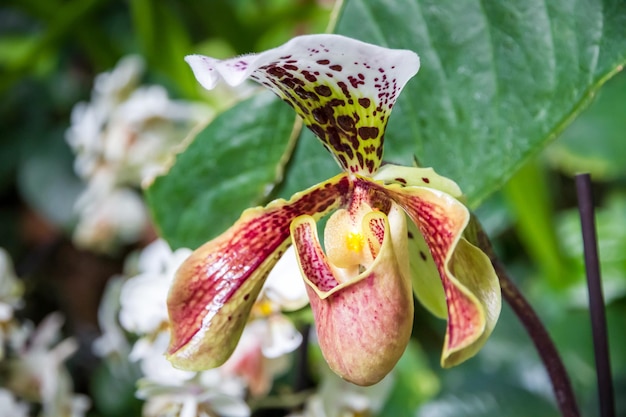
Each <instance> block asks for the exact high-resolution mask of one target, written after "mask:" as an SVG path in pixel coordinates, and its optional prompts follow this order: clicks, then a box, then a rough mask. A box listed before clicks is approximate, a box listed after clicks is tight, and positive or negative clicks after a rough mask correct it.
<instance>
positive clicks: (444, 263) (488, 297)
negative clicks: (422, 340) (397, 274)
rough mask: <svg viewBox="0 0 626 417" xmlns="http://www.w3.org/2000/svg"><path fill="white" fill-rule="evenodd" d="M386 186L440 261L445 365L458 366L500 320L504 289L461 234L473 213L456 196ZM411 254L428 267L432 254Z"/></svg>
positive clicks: (436, 308)
mask: <svg viewBox="0 0 626 417" xmlns="http://www.w3.org/2000/svg"><path fill="white" fill-rule="evenodd" d="M385 188H386V192H387V193H388V195H389V196H390V198H392V199H393V200H394V201H395V202H396V203H397V204H398V205H400V206H401V207H402V208H403V209H404V210H405V211H406V213H407V214H408V215H409V217H410V218H411V219H412V220H413V222H414V223H415V225H416V226H417V228H418V229H419V231H420V232H421V234H422V236H423V238H424V242H425V243H426V246H427V247H428V249H429V252H430V254H429V255H430V256H432V260H433V261H434V263H435V265H436V266H437V270H438V272H439V276H440V278H441V283H442V284H443V292H444V294H445V300H446V306H447V316H448V326H447V332H446V339H445V342H444V348H443V353H442V357H441V364H442V366H444V367H450V366H454V365H457V364H459V363H461V362H463V361H464V360H466V359H468V358H470V357H471V356H473V355H474V354H475V353H476V352H478V350H479V349H480V348H481V347H482V345H483V344H484V343H485V341H486V339H487V338H488V336H489V335H490V334H491V332H492V330H493V328H494V326H495V323H496V321H497V319H498V316H499V314H500V303H501V294H500V286H499V283H498V279H497V276H496V274H495V271H494V270H493V267H492V265H491V262H490V261H489V259H488V257H487V256H486V255H485V254H484V253H483V252H482V251H481V250H479V249H478V248H476V247H475V246H473V245H471V244H470V243H468V242H467V241H466V240H465V239H463V238H462V237H461V236H462V234H463V231H464V230H465V227H466V226H467V224H468V222H469V216H470V215H469V211H468V210H467V208H466V207H465V206H464V205H463V204H461V203H460V202H459V201H458V200H457V199H455V198H453V197H452V196H450V195H449V194H446V193H444V192H442V191H439V190H435V189H430V188H426V187H414V186H409V187H402V186H400V185H388V186H386V187H385ZM424 255H426V254H424ZM411 256H412V257H414V258H416V259H423V261H424V263H425V266H426V267H427V263H428V260H429V259H430V257H429V256H428V255H427V256H425V258H426V259H424V257H423V256H422V254H417V253H416V254H411ZM414 282H415V281H414ZM423 282H426V281H423ZM419 291H420V290H419V289H417V292H419ZM433 291H434V292H433V294H434V296H433V297H434V299H433V302H432V304H430V305H428V308H429V309H431V310H433V311H434V312H435V313H439V312H440V306H439V305H438V304H437V300H436V298H437V294H436V293H437V289H433Z"/></svg>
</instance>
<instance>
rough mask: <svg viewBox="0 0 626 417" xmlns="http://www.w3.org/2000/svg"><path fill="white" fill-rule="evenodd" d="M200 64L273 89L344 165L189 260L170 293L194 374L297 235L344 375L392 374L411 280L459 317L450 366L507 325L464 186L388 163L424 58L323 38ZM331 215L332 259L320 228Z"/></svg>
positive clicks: (173, 352) (177, 358)
mask: <svg viewBox="0 0 626 417" xmlns="http://www.w3.org/2000/svg"><path fill="white" fill-rule="evenodd" d="M187 62H188V63H189V64H190V65H191V67H192V69H193V71H194V74H195V75H196V78H197V79H198V80H199V81H200V83H201V84H202V85H203V86H204V87H205V88H207V89H211V88H213V87H214V86H215V85H216V84H217V83H218V81H220V80H221V79H223V80H224V81H226V82H227V83H228V84H230V85H238V84H240V83H242V82H243V81H244V80H246V79H247V78H251V79H253V80H255V81H257V82H259V83H261V84H262V85H264V86H266V87H267V88H269V89H271V90H272V91H274V92H275V93H276V94H277V95H278V96H280V97H281V98H282V99H283V100H285V101H286V102H287V103H289V104H290V105H291V106H292V107H293V108H294V109H295V110H296V112H297V113H298V114H299V115H300V116H301V117H302V118H303V119H304V123H305V124H306V125H307V126H308V127H309V128H310V129H311V130H312V131H313V132H314V133H315V134H316V135H317V137H318V138H319V139H320V140H321V141H322V143H323V144H324V146H325V147H326V149H328V151H330V153H331V154H332V155H333V156H334V158H335V159H336V161H337V162H338V163H339V165H340V166H341V168H342V169H343V173H341V174H339V175H337V176H335V177H333V178H331V179H329V180H327V181H325V182H322V183H320V184H317V185H315V186H313V187H311V188H309V189H307V190H305V191H302V192H299V193H297V194H295V195H294V196H293V197H291V199H289V201H285V200H282V199H279V200H275V201H273V202H271V203H270V204H269V205H267V206H265V207H257V208H252V209H248V210H246V211H245V212H244V213H243V214H242V216H241V218H240V219H239V220H238V221H237V222H236V223H235V224H234V225H233V226H232V227H231V228H230V229H228V230H227V231H226V232H224V233H223V234H222V235H221V236H219V237H217V238H215V239H214V240H212V241H210V242H208V243H206V244H204V245H203V246H201V247H200V248H199V249H197V250H196V251H195V252H194V253H193V254H192V255H191V257H190V258H188V260H187V261H186V262H185V263H184V264H183V265H182V266H181V268H180V269H179V270H178V272H177V276H176V278H175V280H174V283H173V285H172V287H171V289H170V293H169V297H168V306H169V314H170V320H171V322H172V341H171V344H170V347H169V349H168V352H167V355H168V358H169V360H170V361H171V362H172V363H173V364H174V365H175V366H177V367H181V368H185V369H204V368H210V367H215V366H218V365H220V364H221V363H223V362H224V361H225V360H226V359H227V358H228V356H229V355H230V354H231V353H232V351H233V349H234V348H235V345H236V343H237V340H238V338H239V337H240V335H241V332H242V330H243V328H244V325H245V323H246V321H247V320H248V315H249V314H250V310H251V308H252V305H253V303H254V301H255V300H256V298H257V295H258V293H259V291H260V289H261V287H262V285H263V282H264V280H265V278H266V277H267V275H268V273H269V271H270V270H271V269H272V267H273V266H274V264H275V263H276V262H277V260H278V259H279V258H280V256H281V254H282V253H283V252H284V251H285V250H286V248H287V247H288V246H289V245H290V244H292V243H293V245H294V247H295V249H296V250H295V253H296V256H297V258H298V263H299V266H300V270H301V274H302V276H303V277H304V281H305V283H306V288H307V292H308V295H309V299H310V303H311V308H312V310H313V313H314V317H315V323H316V330H317V334H318V339H319V343H320V347H321V349H322V352H323V354H324V357H325V359H326V360H327V362H328V363H329V365H330V367H331V368H332V369H333V370H334V371H335V372H336V373H337V374H339V375H340V376H342V377H343V378H345V379H347V380H349V381H351V382H354V383H356V384H360V385H369V384H373V383H376V382H377V381H379V380H381V379H382V378H383V377H384V376H385V375H386V374H387V373H388V372H389V371H390V370H391V369H392V368H393V366H394V365H395V363H396V362H397V360H398V359H399V358H400V356H401V355H402V353H403V351H404V349H405V348H406V345H407V343H408V340H409V337H410V334H411V328H412V324H413V296H412V291H411V286H412V284H413V290H414V292H415V294H416V296H417V297H418V299H419V300H420V301H422V303H423V304H424V305H425V306H426V307H427V308H428V309H429V310H431V311H432V312H433V313H435V314H436V315H438V316H440V317H447V319H448V326H447V333H446V338H445V342H444V348H443V354H442V359H441V360H442V364H443V366H452V365H455V364H457V363H460V362H462V361H463V360H465V359H467V358H469V357H470V356H472V355H473V354H475V353H476V352H477V351H478V349H479V348H480V347H481V346H482V344H483V343H484V342H485V340H486V338H487V337H488V335H489V334H490V333H491V331H492V329H493V327H494V325H495V322H496V320H497V317H498V314H499V311H500V289H499V286H498V281H497V278H496V276H495V273H494V271H493V268H492V266H491V264H490V262H489V259H488V258H487V257H486V255H485V254H484V253H482V252H481V251H480V250H479V249H478V248H476V247H475V246H473V245H471V244H470V243H468V242H467V241H466V240H465V239H464V238H463V237H462V234H463V231H464V229H465V227H466V226H467V224H468V222H469V219H470V213H469V211H468V209H467V208H466V207H465V206H464V205H463V204H462V203H461V202H460V201H459V198H461V191H460V190H459V187H458V186H457V185H456V184H455V183H454V182H453V181H451V180H449V179H446V178H444V177H441V176H439V175H437V174H436V173H435V172H434V171H433V170H432V169H430V168H427V169H423V168H411V167H401V166H394V165H384V166H382V167H381V163H382V155H383V138H384V133H385V127H386V125H387V121H388V118H389V114H390V112H391V109H392V107H393V105H394V103H395V101H396V98H397V96H398V94H399V93H400V91H401V90H402V88H403V87H404V85H405V84H406V82H407V81H408V80H409V79H410V78H411V77H412V76H413V75H415V73H416V72H417V70H418V68H419V59H418V57H417V55H416V54H415V53H413V52H411V51H408V50H393V49H387V48H382V47H378V46H374V45H370V44H366V43H363V42H359V41H356V40H353V39H349V38H346V37H342V36H337V35H310V36H302V37H298V38H295V39H293V40H291V41H290V42H288V43H286V44H285V45H283V46H281V47H279V48H276V49H272V50H269V51H266V52H264V53H261V54H255V55H247V56H243V57H239V58H234V59H230V60H225V61H219V60H216V59H212V58H209V57H204V56H197V55H194V56H189V57H187ZM268 140H271V138H268ZM331 212H334V213H333V214H332V215H331V217H330V218H329V219H328V222H327V225H326V229H325V232H324V239H325V248H326V253H324V251H323V249H322V246H321V244H320V242H319V239H318V236H317V229H316V223H315V222H316V220H317V219H319V218H321V217H322V216H325V215H327V214H330V213H331ZM407 216H408V219H409V221H408V222H407V221H406V218H407Z"/></svg>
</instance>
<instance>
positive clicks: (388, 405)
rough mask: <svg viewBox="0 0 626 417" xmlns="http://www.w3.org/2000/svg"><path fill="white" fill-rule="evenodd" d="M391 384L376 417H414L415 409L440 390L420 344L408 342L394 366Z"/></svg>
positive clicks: (437, 380)
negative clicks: (392, 384) (385, 399)
mask: <svg viewBox="0 0 626 417" xmlns="http://www.w3.org/2000/svg"><path fill="white" fill-rule="evenodd" d="M394 378H395V382H394V386H393V388H392V390H391V394H390V395H389V398H387V401H386V402H385V405H384V407H383V409H382V410H381V411H380V412H379V413H378V415H379V416H395V417H404V416H414V415H415V410H417V408H418V407H419V406H420V405H421V404H423V403H425V402H426V401H427V400H430V399H431V398H432V397H433V396H434V395H435V394H436V393H437V391H439V379H438V378H437V376H436V375H435V374H434V373H433V371H432V370H431V369H430V367H429V366H428V361H427V358H426V356H425V355H424V352H423V351H422V349H421V347H420V346H419V345H418V344H417V343H416V342H415V341H413V340H412V341H411V342H410V343H409V345H408V346H407V348H406V351H404V354H403V355H402V357H401V358H400V361H399V362H398V364H397V365H396V367H395V369H394Z"/></svg>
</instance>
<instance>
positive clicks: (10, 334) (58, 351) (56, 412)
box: [0, 248, 90, 417]
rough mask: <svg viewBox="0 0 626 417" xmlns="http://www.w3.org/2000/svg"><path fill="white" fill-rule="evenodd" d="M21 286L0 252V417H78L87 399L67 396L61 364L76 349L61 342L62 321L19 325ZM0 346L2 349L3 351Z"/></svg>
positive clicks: (68, 385)
mask: <svg viewBox="0 0 626 417" xmlns="http://www.w3.org/2000/svg"><path fill="white" fill-rule="evenodd" d="M21 293H22V286H21V282H20V281H19V280H18V279H17V278H16V276H15V272H14V270H13V265H12V262H11V259H10V258H9V256H8V254H7V253H6V252H5V251H4V250H3V249H2V248H0V346H1V347H2V350H0V359H1V360H2V364H3V371H4V372H5V375H4V378H3V379H2V383H1V385H0V417H21V416H29V415H32V414H31V413H33V412H34V410H36V409H40V410H41V411H40V413H39V416H41V417H81V416H84V415H85V413H86V411H87V409H88V408H89V407H90V401H89V399H88V398H87V397H85V396H84V395H80V394H75V393H74V392H73V387H72V380H71V377H70V375H69V373H68V371H67V369H66V368H65V364H64V363H65V360H66V359H67V358H69V357H70V356H71V355H72V354H73V353H74V352H75V351H76V349H77V348H78V346H77V343H76V341H75V340H74V339H72V338H67V339H64V340H61V326H62V325H63V317H62V316H61V315H60V314H59V313H52V314H50V315H49V316H47V317H46V318H45V319H44V320H43V321H42V322H41V323H40V324H39V326H37V327H36V328H35V327H34V326H33V325H32V323H30V322H26V323H21V322H19V321H18V320H17V319H16V318H15V317H14V311H15V309H16V308H19V307H20V306H21V304H22V300H21ZM5 348H6V350H5Z"/></svg>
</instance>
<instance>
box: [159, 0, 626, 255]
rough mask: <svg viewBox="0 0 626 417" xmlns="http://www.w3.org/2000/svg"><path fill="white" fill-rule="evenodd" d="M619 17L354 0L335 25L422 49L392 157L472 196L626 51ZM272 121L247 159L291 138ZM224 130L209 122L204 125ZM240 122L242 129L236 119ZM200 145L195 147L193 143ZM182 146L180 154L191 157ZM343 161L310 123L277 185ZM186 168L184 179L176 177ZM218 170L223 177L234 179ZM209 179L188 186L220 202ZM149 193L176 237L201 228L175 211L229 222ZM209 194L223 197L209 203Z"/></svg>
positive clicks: (552, 128) (401, 107) (216, 225)
mask: <svg viewBox="0 0 626 417" xmlns="http://www.w3.org/2000/svg"><path fill="white" fill-rule="evenodd" d="M624 27H626V2H623V1H617V0H604V1H602V0H585V1H582V0H579V1H572V0H551V1H549V2H544V1H542V0H511V1H499V0H484V1H477V0H471V1H462V2H459V1H457V0H396V1H387V2H381V1H378V0H347V1H346V4H345V6H344V8H343V10H342V13H341V15H340V18H339V21H338V24H337V27H336V32H337V33H340V34H344V35H348V36H351V37H354V38H358V39H361V40H364V41H368V42H372V43H376V44H379V45H384V46H389V47H394V48H406V49H412V50H414V51H416V52H417V53H418V54H419V55H420V57H421V61H422V67H421V70H420V72H419V73H418V74H417V76H416V77H415V79H413V80H411V81H410V82H409V84H408V85H407V87H406V88H405V90H404V92H403V93H402V94H401V96H400V99H399V102H398V103H397V105H396V106H395V107H394V112H393V114H392V116H391V119H390V121H389V127H388V131H387V135H386V149H385V159H386V160H388V161H393V162H395V163H403V164H411V163H412V161H413V158H414V157H417V159H418V160H419V162H420V163H421V165H423V166H432V167H434V168H435V169H436V170H437V171H438V172H439V173H441V174H443V175H446V176H448V177H451V178H452V179H454V180H455V181H457V182H458V183H459V185H461V187H462V189H463V191H464V192H465V193H466V194H467V196H468V201H469V204H470V205H471V206H473V207H475V206H477V205H478V204H479V203H480V201H482V199H484V198H485V197H486V196H487V195H489V194H490V193H491V192H493V191H494V190H495V189H497V188H498V187H499V186H501V185H502V184H503V183H504V182H505V181H506V180H507V179H508V178H509V177H510V176H511V175H512V174H513V173H514V172H515V170H516V169H517V168H518V167H520V166H521V165H522V164H523V163H524V162H525V161H526V160H527V159H528V158H530V157H531V156H533V155H535V154H536V153H537V152H538V151H539V150H541V149H542V148H543V147H544V146H545V145H546V144H547V143H548V142H549V141H551V140H552V139H554V138H555V137H556V136H557V135H558V134H559V133H560V131H561V130H562V129H563V128H564V127H565V126H566V125H567V124H568V122H570V121H571V120H573V118H574V117H575V116H576V115H577V114H578V113H579V112H580V110H581V109H582V108H583V107H584V106H585V105H586V104H587V103H588V102H589V101H590V99H591V98H592V97H593V95H594V94H595V92H596V91H597V90H598V89H599V88H600V86H601V85H602V84H603V83H604V82H605V81H606V80H607V79H608V78H610V76H612V75H613V74H614V73H615V72H617V69H618V68H619V67H620V66H621V65H623V64H624V63H626V32H624V29H623V28H624ZM244 106H245V105H244ZM244 108H245V107H244ZM276 112H277V113H278V112H279V113H281V114H284V115H282V116H280V117H283V118H284V119H285V120H288V119H289V114H292V113H291V112H292V110H291V109H289V108H287V107H283V108H278V107H277V108H276ZM239 114H240V112H237V111H233V112H227V113H224V114H223V116H222V118H221V119H220V120H221V124H220V129H225V130H227V131H228V133H230V134H232V133H235V132H234V131H233V129H235V128H234V127H233V126H234V125H237V124H238V123H239V120H238V116H239ZM250 117H251V118H254V116H250ZM273 117H279V116H278V114H273ZM227 120H230V123H231V125H229V124H228V122H227ZM272 123H274V122H273V120H272V119H267V118H265V119H264V118H263V117H261V116H258V117H257V118H256V123H252V125H254V126H256V127H257V128H259V129H261V127H263V128H264V130H265V133H266V135H265V136H264V138H263V139H264V140H258V141H257V142H255V143H249V144H247V147H245V148H244V147H242V148H241V149H240V152H241V155H240V157H241V158H242V159H246V158H248V156H247V155H254V158H255V159H256V160H257V161H263V162H262V164H263V166H265V167H269V166H270V165H271V164H272V163H276V161H275V160H273V159H272V157H270V156H267V157H266V156H264V154H263V152H265V149H266V148H267V147H269V146H272V147H273V146H277V147H282V149H286V148H288V146H287V145H286V144H287V142H288V136H289V131H290V129H287V128H285V129H282V131H279V130H277V129H276V128H275V126H272ZM217 130H218V129H217V128H215V127H210V128H209V130H207V131H205V132H204V135H205V136H207V135H209V134H213V133H215V134H217ZM236 131H237V132H239V133H241V134H246V132H245V130H243V129H241V128H240V127H237V128H236ZM220 134H221V133H220ZM204 140H205V141H206V142H208V139H204ZM197 150H198V147H197V146H196V147H191V148H190V149H189V151H188V152H197ZM184 156H185V158H183V157H181V158H179V163H178V164H177V165H179V164H185V162H184V161H185V160H187V158H186V154H185V155H184ZM196 163H201V160H200V159H199V158H198V159H197V160H196ZM233 163H235V159H233V158H229V159H225V160H223V161H219V162H218V164H223V165H225V167H226V168H229V169H231V171H233V172H237V178H238V180H242V181H243V180H245V179H247V180H249V181H251V182H252V184H246V186H247V187H254V186H255V184H254V182H255V181H259V179H257V178H256V177H255V175H247V176H245V178H242V177H241V176H240V175H239V174H240V173H239V171H242V172H243V171H244V170H246V169H247V167H246V166H244V165H243V164H242V165H239V166H238V168H239V171H238V170H235V169H234V168H232V167H231V166H230V165H232V164H233ZM337 171H338V168H337V167H336V165H335V163H334V161H333V159H332V158H331V157H330V156H329V155H328V154H327V153H326V152H325V151H323V149H322V147H321V145H319V144H318V143H316V141H314V140H313V138H312V135H311V133H310V132H308V131H307V132H306V133H305V134H304V135H302V137H301V138H300V140H299V141H298V143H297V147H296V149H295V152H294V154H293V155H292V158H291V160H290V161H289V163H288V164H287V168H286V172H285V174H286V175H285V178H286V181H285V182H284V183H282V184H280V185H279V187H277V188H276V189H275V191H274V193H273V194H272V196H273V197H274V196H280V197H289V196H290V195H291V194H293V192H295V191H298V190H301V189H304V188H306V187H308V186H311V185H313V184H315V183H317V182H319V181H321V180H324V179H326V178H328V177H330V176H331V175H332V174H333V173H335V172H337ZM181 173H185V175H186V181H180V180H179V179H177V178H176V176H178V175H180V174H181ZM194 173H197V170H192V169H190V168H189V167H182V166H181V167H178V166H177V167H175V169H174V171H172V172H171V173H170V175H169V177H172V179H170V180H163V181H162V182H161V183H162V184H165V183H166V182H167V183H170V185H171V186H172V187H174V185H173V184H174V183H177V184H179V185H180V186H181V187H195V186H196V183H197V181H196V180H195V179H193V178H192V175H194ZM221 178H222V181H225V182H226V184H228V183H229V182H230V181H232V179H231V178H228V177H227V176H224V175H223V176H222V177H221ZM267 180H269V177H266V178H265V181H267ZM212 184H213V185H212V186H213V187H214V188H215V191H213V192H212V193H207V190H204V189H193V190H192V192H194V193H203V194H204V195H205V199H206V200H205V202H206V205H207V206H208V205H212V206H214V207H217V206H224V205H225V204H226V203H225V201H226V200H225V199H226V198H227V197H226V196H225V195H224V194H223V192H220V191H223V189H224V188H227V187H228V186H227V185H224V184H221V183H219V182H218V181H217V180H216V181H214V182H213V183H212ZM240 184H242V185H243V183H240ZM264 185H267V182H264ZM171 189H172V190H174V188H171ZM153 194H154V195H153V197H154V198H152V204H153V205H163V207H161V214H162V215H161V217H160V218H157V221H158V222H159V223H160V226H161V227H162V229H163V231H164V232H166V236H167V237H169V238H170V239H174V241H175V242H176V243H178V244H183V243H185V244H187V245H190V244H192V243H194V244H195V243H197V240H196V239H187V237H186V235H185V233H186V232H185V233H183V230H182V229H181V230H178V231H175V230H172V229H170V228H168V227H167V226H166V225H165V224H164V222H169V223H173V222H174V221H173V220H171V219H169V217H186V218H188V223H189V222H195V224H196V225H197V227H199V228H202V230H205V231H207V233H206V238H209V237H210V236H213V235H215V234H216V233H218V232H219V231H221V230H223V228H224V222H223V221H222V219H221V218H218V219H217V221H216V218H215V215H212V213H210V212H205V213H203V214H204V217H200V218H195V219H194V220H193V221H192V220H191V218H193V217H194V215H195V214H197V213H195V214H194V211H193V210H191V209H189V210H188V209H186V207H185V206H177V210H172V208H171V207H170V208H168V207H169V204H170V203H168V202H165V201H164V200H163V199H161V198H159V197H158V196H157V195H156V193H153ZM209 194H211V195H212V196H213V197H215V198H218V199H219V200H220V202H214V203H209V202H208V199H209V198H210V195H209ZM253 197H254V198H249V199H248V201H247V202H246V198H244V197H240V196H237V198H236V199H234V200H233V201H232V204H231V206H230V207H232V210H233V211H235V212H240V211H241V210H243V209H244V208H245V207H247V206H249V205H251V204H253V203H258V197H260V194H255V195H254V196H253ZM196 217H197V216H196Z"/></svg>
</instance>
